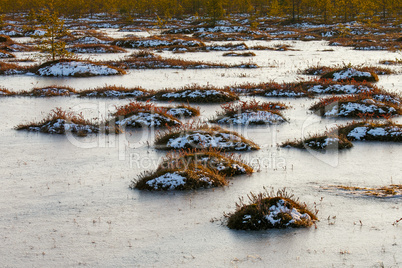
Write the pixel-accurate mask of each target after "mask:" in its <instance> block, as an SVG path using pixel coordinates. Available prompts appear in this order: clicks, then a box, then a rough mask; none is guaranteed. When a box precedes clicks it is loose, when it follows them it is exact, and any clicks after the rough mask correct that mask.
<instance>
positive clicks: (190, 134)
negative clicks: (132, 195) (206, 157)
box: [155, 127, 259, 151]
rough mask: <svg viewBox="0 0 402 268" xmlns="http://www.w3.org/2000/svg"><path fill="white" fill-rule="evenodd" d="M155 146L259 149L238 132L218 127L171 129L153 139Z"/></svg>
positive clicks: (169, 148) (233, 149) (234, 149)
mask: <svg viewBox="0 0 402 268" xmlns="http://www.w3.org/2000/svg"><path fill="white" fill-rule="evenodd" d="M155 146H156V147H157V148H158V149H165V150H172V149H173V150H176V149H191V148H216V149H220V150H223V151H251V150H258V149H259V147H258V145H256V144H255V143H253V142H251V141H249V140H247V139H245V138H244V137H242V136H240V135H239V134H237V133H235V132H230V131H227V130H224V129H222V128H219V127H211V128H207V127H203V128H200V129H192V130H186V129H181V128H179V129H171V130H169V131H168V132H167V133H166V134H165V135H161V136H159V137H158V138H157V139H156V140H155Z"/></svg>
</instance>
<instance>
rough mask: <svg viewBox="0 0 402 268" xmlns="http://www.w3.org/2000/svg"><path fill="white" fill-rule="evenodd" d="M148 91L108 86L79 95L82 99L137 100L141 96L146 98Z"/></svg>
mask: <svg viewBox="0 0 402 268" xmlns="http://www.w3.org/2000/svg"><path fill="white" fill-rule="evenodd" d="M145 94H147V93H146V91H145V90H144V89H141V88H134V89H129V88H124V87H114V86H106V87H103V88H97V89H89V90H85V91H82V92H80V93H79V96H80V97H87V98H120V99H123V98H136V97H139V96H144V95H145Z"/></svg>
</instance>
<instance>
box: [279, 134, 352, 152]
mask: <svg viewBox="0 0 402 268" xmlns="http://www.w3.org/2000/svg"><path fill="white" fill-rule="evenodd" d="M281 147H285V148H287V147H294V148H299V149H312V150H342V149H349V148H352V147H353V144H352V143H351V142H350V141H349V140H348V139H347V138H346V137H345V136H342V135H341V136H338V135H330V136H329V135H322V136H316V137H311V138H307V139H305V140H299V141H287V142H285V143H283V144H281Z"/></svg>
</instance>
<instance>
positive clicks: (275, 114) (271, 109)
mask: <svg viewBox="0 0 402 268" xmlns="http://www.w3.org/2000/svg"><path fill="white" fill-rule="evenodd" d="M221 107H222V109H223V111H221V112H217V115H216V118H214V119H212V120H210V122H213V123H218V124H241V125H267V124H275V123H282V122H285V121H286V120H285V119H284V117H283V115H282V114H281V112H280V110H284V109H287V108H288V107H287V106H286V105H285V104H284V103H280V102H262V103H260V102H258V101H256V100H252V101H245V102H243V101H242V102H239V103H236V104H235V103H229V104H224V105H222V106H221Z"/></svg>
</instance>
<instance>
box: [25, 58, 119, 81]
mask: <svg viewBox="0 0 402 268" xmlns="http://www.w3.org/2000/svg"><path fill="white" fill-rule="evenodd" d="M32 72H34V73H35V74H37V75H40V76H71V77H91V76H99V75H123V74H126V71H124V70H123V69H120V68H117V67H113V66H111V65H108V64H104V63H100V62H94V61H88V60H78V59H59V60H54V61H48V62H45V63H43V64H41V65H39V66H37V67H34V68H32Z"/></svg>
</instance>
